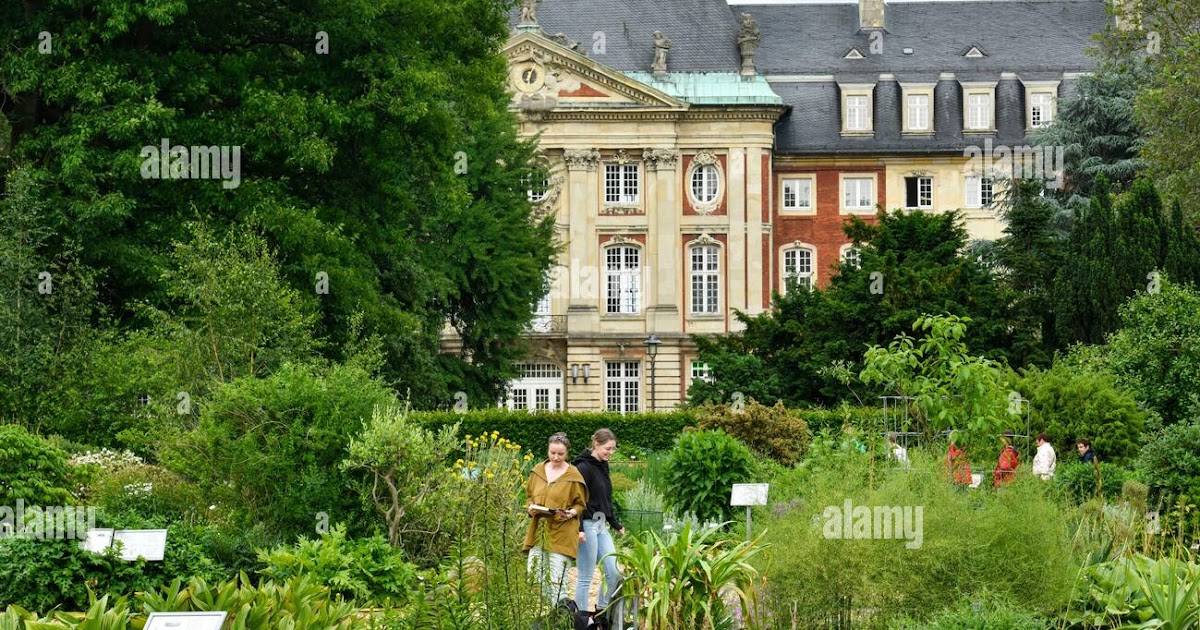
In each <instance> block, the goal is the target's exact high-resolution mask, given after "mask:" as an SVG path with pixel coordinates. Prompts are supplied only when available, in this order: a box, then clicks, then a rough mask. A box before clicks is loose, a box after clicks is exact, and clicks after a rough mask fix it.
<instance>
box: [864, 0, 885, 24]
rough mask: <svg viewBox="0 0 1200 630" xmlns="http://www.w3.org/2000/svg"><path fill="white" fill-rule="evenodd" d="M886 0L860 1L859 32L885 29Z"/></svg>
mask: <svg viewBox="0 0 1200 630" xmlns="http://www.w3.org/2000/svg"><path fill="white" fill-rule="evenodd" d="M883 10H884V0H858V30H860V31H876V30H882V29H883Z"/></svg>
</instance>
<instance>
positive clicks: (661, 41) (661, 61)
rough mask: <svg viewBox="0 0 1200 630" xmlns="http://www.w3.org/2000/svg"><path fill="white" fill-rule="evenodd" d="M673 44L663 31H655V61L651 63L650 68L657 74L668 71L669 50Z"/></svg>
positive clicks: (663, 73) (660, 74)
mask: <svg viewBox="0 0 1200 630" xmlns="http://www.w3.org/2000/svg"><path fill="white" fill-rule="evenodd" d="M672 45H673V44H672V43H671V40H669V39H667V36H666V35H663V33H662V31H654V63H652V64H650V70H651V72H653V73H654V75H655V76H662V75H665V74H666V73H667V51H668V50H670V49H671V46H672Z"/></svg>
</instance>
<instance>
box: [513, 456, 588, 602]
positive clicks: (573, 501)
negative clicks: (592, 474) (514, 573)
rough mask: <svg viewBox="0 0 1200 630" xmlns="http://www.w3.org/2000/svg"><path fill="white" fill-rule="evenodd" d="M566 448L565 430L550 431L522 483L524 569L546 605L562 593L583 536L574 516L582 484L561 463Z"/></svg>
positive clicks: (581, 503)
mask: <svg viewBox="0 0 1200 630" xmlns="http://www.w3.org/2000/svg"><path fill="white" fill-rule="evenodd" d="M570 448H571V442H570V440H568V439H567V434H566V433H555V434H554V435H551V436H550V440H549V443H548V444H547V446H546V461H544V462H542V463H540V464H538V465H537V466H535V467H534V468H533V472H531V473H530V474H529V481H527V482H526V483H525V496H526V497H528V500H529V508H528V512H529V516H530V518H531V519H532V520H530V521H529V529H528V530H526V532H525V543H524V550H525V552H526V553H528V554H529V564H528V567H529V573H530V574H531V575H536V576H538V580H539V581H540V582H541V583H542V594H543V595H544V596H545V598H546V601H547V602H548V603H549V604H550V605H554V604H557V603H558V602H559V601H560V600H562V599H564V598H565V596H566V593H567V589H566V586H565V585H564V583H565V582H566V577H567V567H568V565H570V563H571V560H574V559H575V555H576V552H577V551H578V550H579V542H580V541H581V540H582V539H583V533H582V532H580V531H579V522H578V521H577V520H576V519H578V518H579V515H580V514H582V513H583V510H584V507H586V506H587V486H586V485H585V484H584V482H583V475H581V474H579V469H577V468H575V467H574V466H572V465H571V464H569V463H567V452H568V451H569V450H570Z"/></svg>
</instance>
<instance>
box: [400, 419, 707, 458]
mask: <svg viewBox="0 0 1200 630" xmlns="http://www.w3.org/2000/svg"><path fill="white" fill-rule="evenodd" d="M412 416H413V419H414V420H416V421H417V422H420V423H422V424H424V425H425V426H426V427H428V428H430V429H434V430H437V429H439V428H441V427H445V426H450V425H453V424H458V425H460V426H461V428H462V432H463V433H465V434H469V435H482V434H488V433H491V432H492V431H498V432H499V433H500V434H501V435H503V436H505V437H507V438H508V439H510V440H512V441H514V442H516V443H518V444H524V445H526V446H529V447H531V448H534V449H535V450H537V451H539V452H544V451H543V450H542V449H544V447H545V444H546V438H547V437H549V436H550V434H551V433H553V432H555V431H562V432H564V433H566V434H567V435H568V436H569V437H570V438H571V444H572V445H573V447H574V448H575V449H576V450H582V449H584V448H588V447H590V446H591V440H592V433H594V432H595V431H596V429H601V428H605V427H607V428H609V429H612V430H613V433H615V434H616V435H617V440H618V441H619V442H620V444H621V449H622V450H624V451H627V450H630V449H631V448H637V449H648V450H655V451H657V450H667V449H669V448H671V445H672V443H673V441H674V439H675V436H677V435H679V433H680V432H681V431H683V429H684V428H685V427H688V426H692V425H694V424H695V423H696V418H697V414H696V412H695V411H694V410H691V409H681V410H678V411H668V412H647V413H630V414H624V415H622V414H619V413H616V412H599V413H592V412H587V413H579V412H574V411H572V412H567V411H539V412H536V413H529V412H526V411H509V410H507V409H472V410H470V411H467V412H466V413H453V412H448V411H427V412H414V413H413V414H412Z"/></svg>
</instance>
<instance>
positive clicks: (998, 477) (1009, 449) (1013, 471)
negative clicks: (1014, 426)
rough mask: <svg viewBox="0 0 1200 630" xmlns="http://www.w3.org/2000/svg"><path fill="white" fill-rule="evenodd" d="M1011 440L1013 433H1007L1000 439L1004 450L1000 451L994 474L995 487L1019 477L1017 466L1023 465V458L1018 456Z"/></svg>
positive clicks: (993, 482)
mask: <svg viewBox="0 0 1200 630" xmlns="http://www.w3.org/2000/svg"><path fill="white" fill-rule="evenodd" d="M1011 440H1012V434H1011V433H1006V434H1005V435H1004V437H1002V438H1000V444H1002V445H1003V448H1002V449H1001V450H1000V459H999V460H998V461H997V462H996V470H995V471H993V472H992V486H993V487H996V488H999V487H1000V486H1002V485H1004V484H1006V483H1008V482H1010V481H1012V480H1013V479H1015V478H1016V477H1017V466H1020V465H1021V457H1020V455H1018V454H1017V449H1015V448H1013V445H1012V442H1011Z"/></svg>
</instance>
